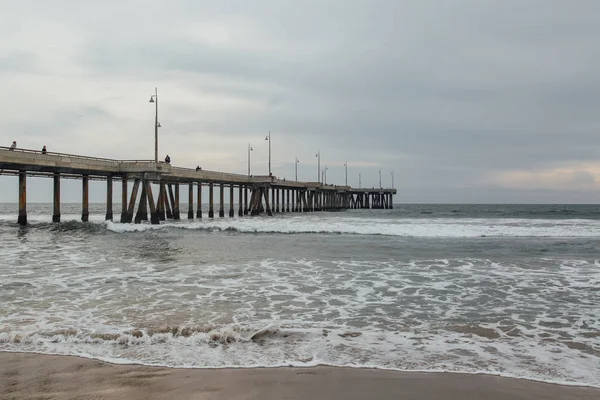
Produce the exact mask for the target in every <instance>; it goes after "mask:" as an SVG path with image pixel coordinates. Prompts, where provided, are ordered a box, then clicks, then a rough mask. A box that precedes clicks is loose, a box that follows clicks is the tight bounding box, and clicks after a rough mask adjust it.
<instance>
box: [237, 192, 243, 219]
mask: <svg viewBox="0 0 600 400" xmlns="http://www.w3.org/2000/svg"><path fill="white" fill-rule="evenodd" d="M242 190H244V189H243V186H242V185H240V186H238V217H243V216H244V209H243V202H242V201H243V196H242Z"/></svg>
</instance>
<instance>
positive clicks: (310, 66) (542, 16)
mask: <svg viewBox="0 0 600 400" xmlns="http://www.w3.org/2000/svg"><path fill="white" fill-rule="evenodd" d="M0 37H1V38H2V39H1V40H0V87H1V88H2V89H1V93H2V95H1V96H0V110H1V112H0V116H1V117H0V140H1V141H2V144H3V145H6V146H8V145H10V143H11V142H12V141H13V140H17V141H18V145H19V147H25V148H33V149H39V148H41V147H42V145H44V144H45V145H47V146H48V150H50V151H57V152H64V153H75V154H84V155H93V156H99V157H108V158H123V159H152V158H153V156H154V130H153V128H154V106H153V105H152V104H149V103H148V100H149V97H150V95H151V94H152V93H153V92H154V87H155V86H157V87H158V94H159V120H160V122H161V124H162V128H161V129H160V133H159V135H160V140H159V146H160V157H161V158H163V157H164V156H165V155H166V154H169V155H170V156H171V158H172V161H173V164H174V165H176V166H185V167H195V166H196V165H198V164H199V165H200V166H202V168H204V169H211V170H222V171H228V172H237V173H246V171H247V148H248V144H249V143H250V144H251V145H252V147H253V149H254V150H253V152H252V172H253V173H254V174H266V173H267V168H268V165H267V164H268V142H267V141H265V135H266V134H267V133H268V131H269V130H270V131H271V132H272V133H271V135H272V160H273V161H272V163H273V167H272V169H273V173H274V175H276V176H278V177H281V178H283V177H286V179H294V159H295V157H298V159H299V160H300V162H299V164H298V178H299V179H300V180H311V181H315V180H316V179H317V159H316V157H315V154H316V153H317V151H318V150H320V151H321V165H322V166H323V167H324V166H327V167H328V171H327V181H328V183H344V167H343V164H344V162H345V161H347V162H348V183H349V184H351V185H353V186H358V175H359V173H361V175H362V186H363V187H365V186H369V187H370V186H378V185H379V173H378V171H379V170H381V171H382V181H383V182H382V183H383V186H388V187H389V186H391V172H392V171H393V172H394V178H395V179H394V180H395V182H394V183H395V187H396V188H398V189H399V194H398V196H396V198H395V199H394V200H395V201H396V202H428V203H437V202H442V203H444V202H487V203H496V202H503V203H506V202H516V203H519V202H540V203H571V202H572V203H578V202H583V203H597V202H598V200H599V199H600V47H599V46H598V43H599V42H598V40H599V38H600V2H599V1H598V0H573V1H567V0H485V1H484V0H412V1H403V0H371V1H367V0H339V1H337V0H320V1H317V0H302V1H300V0H260V1H259V0H253V1H247V0H239V1H233V0H219V1H214V0H211V1H204V0H171V1H160V2H159V1H153V0H143V1H137V0H135V1H134V0H119V1H113V0H105V1H93V2H92V1H83V0H52V1H49V0H21V1H16V0H0ZM29 182H30V183H29V186H28V196H29V200H30V201H48V202H49V201H51V182H50V180H44V181H43V182H40V180H39V179H38V180H35V179H32V180H30V181H29ZM115 186H116V185H115ZM0 187H2V190H1V191H0V201H5V202H6V201H9V202H13V201H16V200H17V197H16V196H17V195H16V193H17V191H16V189H17V179H16V178H14V177H0ZM101 189H102V190H92V193H91V199H92V200H97V201H102V200H103V198H104V190H103V188H101ZM115 193H116V192H115ZM79 196H80V184H79V183H78V182H76V181H72V182H65V183H64V184H63V199H64V200H65V201H69V200H73V201H77V200H79V198H80V197H79Z"/></svg>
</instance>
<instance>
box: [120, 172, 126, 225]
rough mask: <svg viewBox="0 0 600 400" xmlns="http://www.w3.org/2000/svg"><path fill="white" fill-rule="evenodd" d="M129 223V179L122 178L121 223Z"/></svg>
mask: <svg viewBox="0 0 600 400" xmlns="http://www.w3.org/2000/svg"><path fill="white" fill-rule="evenodd" d="M126 222H127V177H126V176H123V177H122V178H121V223H126Z"/></svg>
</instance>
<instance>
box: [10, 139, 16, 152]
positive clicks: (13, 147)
mask: <svg viewBox="0 0 600 400" xmlns="http://www.w3.org/2000/svg"><path fill="white" fill-rule="evenodd" d="M16 148H17V141H16V140H13V142H12V144H11V145H10V149H11V150H14V149H16Z"/></svg>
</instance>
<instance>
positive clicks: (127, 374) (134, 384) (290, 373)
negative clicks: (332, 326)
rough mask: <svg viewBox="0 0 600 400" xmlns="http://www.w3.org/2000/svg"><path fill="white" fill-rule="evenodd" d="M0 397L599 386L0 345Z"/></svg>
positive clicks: (495, 392)
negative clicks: (226, 364)
mask: <svg viewBox="0 0 600 400" xmlns="http://www.w3.org/2000/svg"><path fill="white" fill-rule="evenodd" d="M0 376H1V377H0V398H2V399H4V398H6V399H28V398H31V399H33V398H51V399H67V398H74V397H76V398H86V399H87V398H89V399H170V400H171V399H173V398H181V399H188V398H194V399H234V400H235V399H265V400H268V399H282V398H285V399H298V400H300V399H303V400H304V399H330V398H331V399H335V398H340V399H344V400H351V399H364V398H373V399H396V398H402V399H457V400H458V399H464V400H469V399H480V398H486V399H490V400H499V399H598V398H600V388H594V387H587V386H575V385H561V384H558V383H547V382H540V381H534V380H529V379H525V378H507V377H501V376H497V375H486V374H468V373H454V372H400V371H393V370H385V369H374V368H352V367H332V366H317V367H261V368H212V369H209V368H206V369H202V368H173V367H157V366H144V365H138V364H112V363H108V362H104V361H99V360H96V359H90V358H83V357H79V356H67V355H46V354H38V353H18V352H0Z"/></svg>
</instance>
